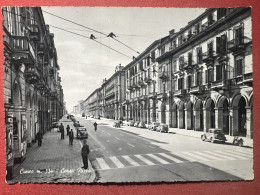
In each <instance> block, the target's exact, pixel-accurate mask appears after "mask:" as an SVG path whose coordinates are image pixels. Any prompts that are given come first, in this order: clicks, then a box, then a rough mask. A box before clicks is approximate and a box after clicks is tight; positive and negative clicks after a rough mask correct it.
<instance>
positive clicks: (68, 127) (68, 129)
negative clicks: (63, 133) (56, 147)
mask: <svg viewBox="0 0 260 195" xmlns="http://www.w3.org/2000/svg"><path fill="white" fill-rule="evenodd" d="M66 129H67V135H69V133H70V126H69V125H67V127H66Z"/></svg>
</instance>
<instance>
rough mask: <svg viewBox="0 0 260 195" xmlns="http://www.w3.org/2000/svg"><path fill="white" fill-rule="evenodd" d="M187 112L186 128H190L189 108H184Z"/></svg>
mask: <svg viewBox="0 0 260 195" xmlns="http://www.w3.org/2000/svg"><path fill="white" fill-rule="evenodd" d="M184 112H185V123H184V129H186V130H188V129H189V126H190V120H189V110H187V109H184Z"/></svg>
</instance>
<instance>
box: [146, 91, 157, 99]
mask: <svg viewBox="0 0 260 195" xmlns="http://www.w3.org/2000/svg"><path fill="white" fill-rule="evenodd" d="M156 96H157V93H156V92H152V93H150V94H149V95H148V98H149V99H155V98H156Z"/></svg>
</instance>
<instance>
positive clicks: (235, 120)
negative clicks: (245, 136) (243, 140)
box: [230, 107, 241, 136]
mask: <svg viewBox="0 0 260 195" xmlns="http://www.w3.org/2000/svg"><path fill="white" fill-rule="evenodd" d="M231 113H232V115H231V117H232V120H230V122H231V123H232V130H231V135H232V136H236V135H238V120H239V118H238V107H233V109H232V112H231ZM240 120H241V119H240ZM230 129H231V128H230Z"/></svg>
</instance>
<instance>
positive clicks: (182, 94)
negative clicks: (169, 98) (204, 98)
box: [174, 89, 186, 97]
mask: <svg viewBox="0 0 260 195" xmlns="http://www.w3.org/2000/svg"><path fill="white" fill-rule="evenodd" d="M185 94H186V90H185V89H179V90H177V91H175V92H174V96H175V97H182V96H184V95H185Z"/></svg>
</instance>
